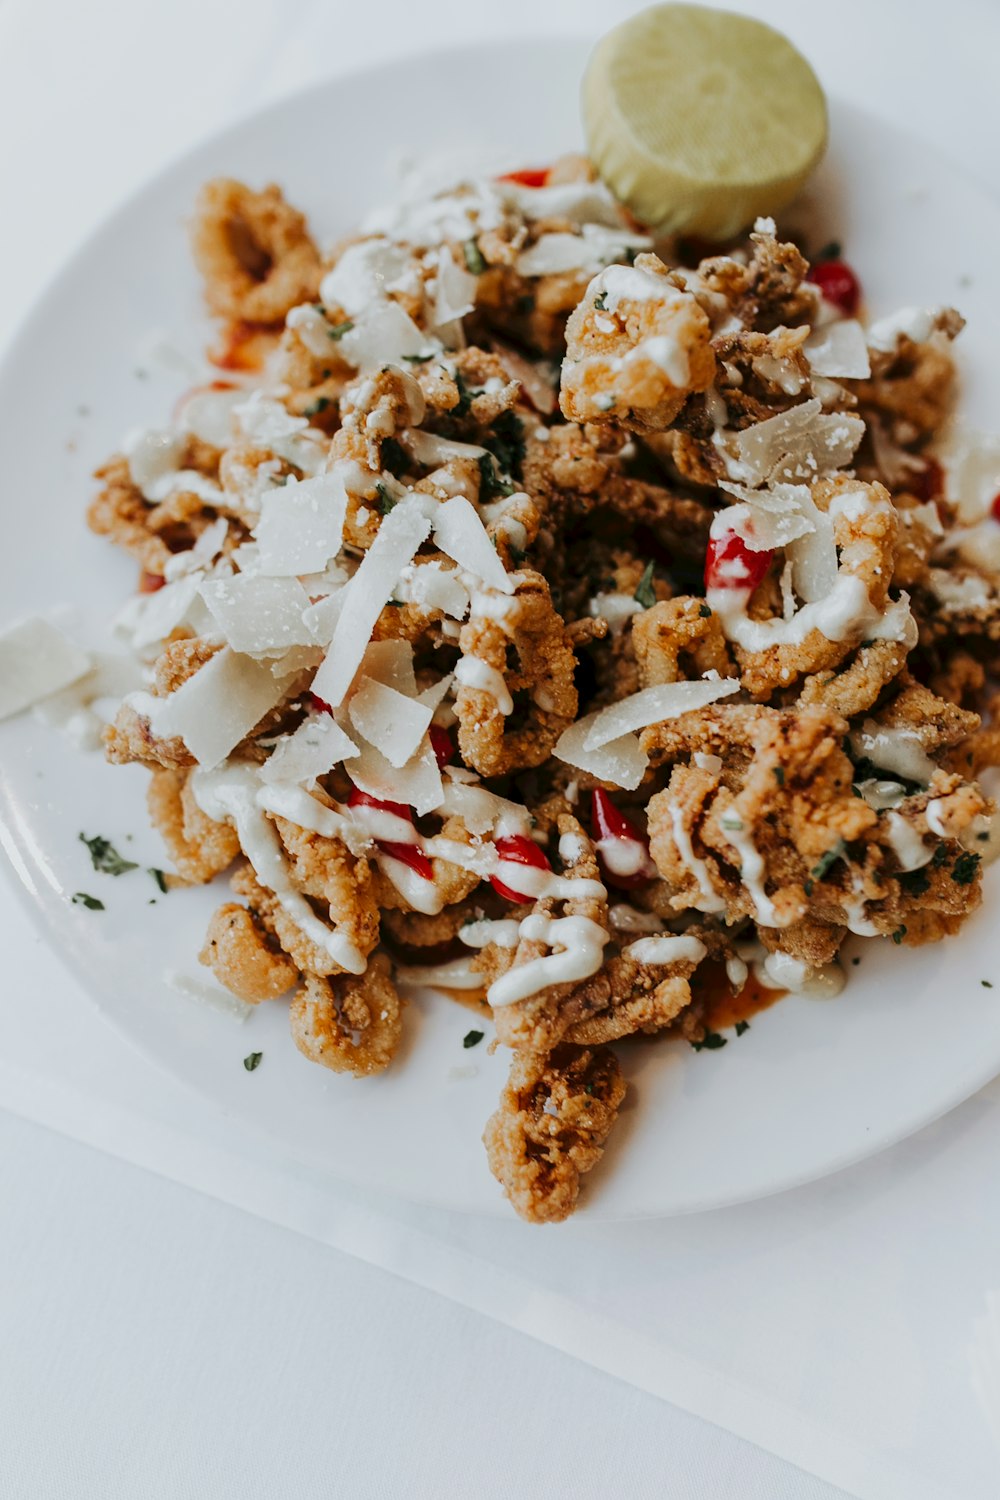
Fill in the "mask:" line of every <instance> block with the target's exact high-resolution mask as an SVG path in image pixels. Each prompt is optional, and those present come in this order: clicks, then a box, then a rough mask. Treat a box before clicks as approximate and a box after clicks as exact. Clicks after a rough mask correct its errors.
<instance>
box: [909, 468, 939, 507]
mask: <svg viewBox="0 0 1000 1500" xmlns="http://www.w3.org/2000/svg"><path fill="white" fill-rule="evenodd" d="M906 488H907V489H908V490H909V492H910V494H911V495H916V497H917V499H918V500H939V499H940V498H941V496H942V495H943V494H944V470H943V469H942V467H941V465H940V464H939V463H938V461H937V459H936V458H925V459H924V467H923V468H922V469H921V470H920V471H919V472H917V473H913V474H909V475H907V479H906Z"/></svg>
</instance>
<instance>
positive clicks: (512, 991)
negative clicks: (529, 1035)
mask: <svg viewBox="0 0 1000 1500" xmlns="http://www.w3.org/2000/svg"><path fill="white" fill-rule="evenodd" d="M580 883H581V884H582V883H583V882H580ZM609 936H610V934H609V933H608V932H607V931H606V929H605V928H603V927H601V926H600V925H599V924H598V923H597V922H593V921H591V919H590V918H589V917H547V916H544V915H543V914H542V913H540V912H533V913H532V914H531V916H530V917H525V918H524V920H523V922H522V923H521V924H520V937H521V939H522V940H525V941H528V942H534V943H544V944H545V945H546V947H548V948H551V949H553V950H554V951H553V952H551V953H548V954H544V955H543V956H542V957H540V958H532V959H529V961H528V962H527V963H525V964H517V965H515V967H514V968H512V969H508V971H507V973H506V974H501V976H500V978H499V979H495V980H494V981H493V983H492V984H491V985H490V987H489V989H488V990H487V992H486V998H487V1000H488V1001H489V1003H490V1004H491V1005H492V1006H493V1007H494V1008H496V1007H498V1006H501V1005H516V1004H517V1002H518V1001H519V1000H526V999H528V997H529V996H530V995H537V994H538V992H539V991H540V990H544V989H548V987H549V986H550V985H555V984H574V983H576V982H578V981H579V980H581V979H588V978H589V977H590V975H591V974H596V973H597V971H598V969H599V968H600V967H601V965H602V963H603V962H604V946H605V944H606V943H607V941H608V938H609Z"/></svg>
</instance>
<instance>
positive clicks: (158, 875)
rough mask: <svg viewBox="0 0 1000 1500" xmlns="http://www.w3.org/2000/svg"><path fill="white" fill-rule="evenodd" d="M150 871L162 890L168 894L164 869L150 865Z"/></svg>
mask: <svg viewBox="0 0 1000 1500" xmlns="http://www.w3.org/2000/svg"><path fill="white" fill-rule="evenodd" d="M149 873H150V875H152V877H153V879H154V880H155V881H156V883H157V885H158V886H159V887H160V890H161V891H162V892H163V894H164V895H166V894H167V877H166V876H165V875H164V873H163V871H162V870H157V869H156V868H155V866H153V865H150V867H149Z"/></svg>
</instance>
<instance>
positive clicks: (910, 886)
mask: <svg viewBox="0 0 1000 1500" xmlns="http://www.w3.org/2000/svg"><path fill="white" fill-rule="evenodd" d="M899 883H900V885H901V886H902V887H903V890H904V891H906V892H907V894H908V895H910V896H926V895H927V892H928V891H929V890H930V888H931V883H930V881H929V880H928V879H927V876H926V875H925V874H924V872H923V870H905V871H904V872H903V874H902V875H900V876H899Z"/></svg>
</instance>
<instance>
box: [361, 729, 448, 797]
mask: <svg viewBox="0 0 1000 1500" xmlns="http://www.w3.org/2000/svg"><path fill="white" fill-rule="evenodd" d="M351 780H352V781H353V782H354V785H355V786H357V787H360V788H361V790H362V791H363V792H367V793H368V795H369V797H380V798H382V799H383V800H384V801H389V802H406V803H408V804H409V805H410V806H411V807H412V808H413V809H414V810H415V811H416V812H417V813H418V814H422V813H429V812H433V811H434V809H435V808H436V807H440V806H441V799H442V797H443V796H444V787H443V786H442V784H441V772H440V771H439V769H438V763H437V760H436V758H435V755H434V750H433V748H432V746H431V743H430V740H429V739H427V738H426V737H425V738H424V740H423V741H422V743H421V746H420V749H419V753H418V754H417V755H415V756H414V757H413V759H412V760H410V761H408V762H407V764H406V765H405V766H401V767H397V766H394V765H392V763H391V762H390V761H388V760H386V758H385V756H384V755H383V754H382V753H381V751H380V750H377V749H376V748H375V746H374V745H370V744H368V742H367V741H366V740H362V742H361V753H360V755H359V756H358V758H357V759H356V760H352V762H351Z"/></svg>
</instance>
